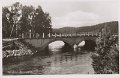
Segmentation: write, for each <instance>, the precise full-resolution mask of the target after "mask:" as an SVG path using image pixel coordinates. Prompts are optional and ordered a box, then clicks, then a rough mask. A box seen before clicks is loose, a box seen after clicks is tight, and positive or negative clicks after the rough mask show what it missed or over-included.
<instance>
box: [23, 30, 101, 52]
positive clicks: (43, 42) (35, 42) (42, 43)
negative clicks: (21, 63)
mask: <svg viewBox="0 0 120 78" xmlns="http://www.w3.org/2000/svg"><path fill="white" fill-rule="evenodd" d="M99 36H100V33H91V32H84V33H77V34H51V35H50V34H48V37H44V35H43V37H42V38H40V37H39V36H38V35H36V38H35V37H32V34H29V38H26V37H25V38H24V40H25V41H26V42H27V43H29V44H31V45H32V46H34V47H36V48H40V50H44V49H45V47H47V46H48V44H49V43H51V42H54V41H58V40H60V41H63V42H65V43H67V44H69V45H70V46H71V47H73V46H74V45H75V44H77V45H78V44H79V43H80V42H82V41H83V40H93V41H95V40H96V38H97V37H99Z"/></svg>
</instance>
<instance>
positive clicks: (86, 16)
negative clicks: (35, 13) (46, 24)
mask: <svg viewBox="0 0 120 78" xmlns="http://www.w3.org/2000/svg"><path fill="white" fill-rule="evenodd" d="M17 1H18V2H20V3H21V4H23V5H33V6H34V7H37V6H38V5H41V6H42V8H43V10H44V11H45V12H49V13H50V16H51V17H52V25H53V27H54V28H61V27H65V26H69V27H81V26H90V25H94V24H98V23H102V22H108V21H116V20H118V3H119V2H118V1H119V0H31V1H30V0H2V6H10V5H12V4H13V3H14V2H17Z"/></svg>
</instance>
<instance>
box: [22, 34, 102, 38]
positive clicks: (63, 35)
mask: <svg viewBox="0 0 120 78" xmlns="http://www.w3.org/2000/svg"><path fill="white" fill-rule="evenodd" d="M100 35H101V34H100V32H80V33H73V34H63V33H60V34H57V33H54V34H51V33H49V34H48V35H46V36H45V34H44V33H43V35H42V36H40V35H39V34H38V33H36V34H29V33H26V34H22V38H30V39H31V38H36V39H37V38H58V37H59V38H62V37H63V38H66V37H86V36H92V37H94V36H100Z"/></svg>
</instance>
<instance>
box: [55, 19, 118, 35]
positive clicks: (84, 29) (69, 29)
mask: <svg viewBox="0 0 120 78" xmlns="http://www.w3.org/2000/svg"><path fill="white" fill-rule="evenodd" d="M105 25H106V26H108V27H109V28H110V30H111V32H112V33H118V21H112V22H105V23H100V24H96V25H92V26H84V27H63V28H59V29H53V31H54V32H56V33H78V32H94V31H100V30H101V29H102V28H103V27H104V26H105Z"/></svg>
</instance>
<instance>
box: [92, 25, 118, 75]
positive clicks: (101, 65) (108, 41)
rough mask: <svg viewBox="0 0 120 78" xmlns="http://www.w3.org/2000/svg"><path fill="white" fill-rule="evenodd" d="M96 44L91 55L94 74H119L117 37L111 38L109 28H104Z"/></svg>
mask: <svg viewBox="0 0 120 78" xmlns="http://www.w3.org/2000/svg"><path fill="white" fill-rule="evenodd" d="M96 43H97V47H96V51H95V53H93V54H92V59H93V63H92V65H93V68H94V70H95V73H97V74H111V73H119V49H118V37H115V36H112V34H111V32H110V30H109V28H108V27H106V26H105V27H104V28H103V29H102V33H101V36H100V37H99V38H98V39H97V40H96Z"/></svg>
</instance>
